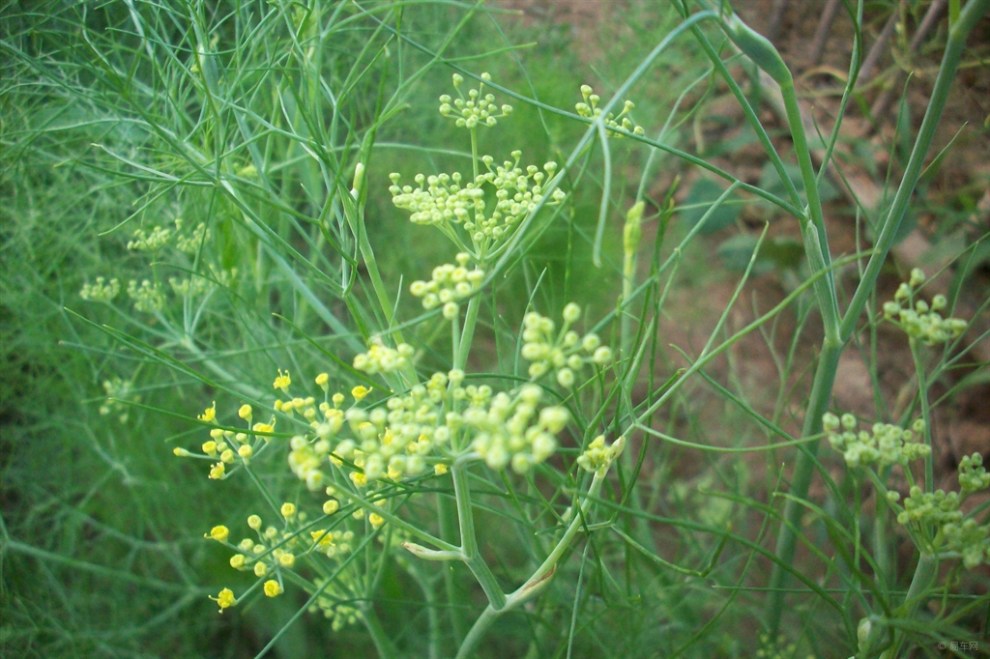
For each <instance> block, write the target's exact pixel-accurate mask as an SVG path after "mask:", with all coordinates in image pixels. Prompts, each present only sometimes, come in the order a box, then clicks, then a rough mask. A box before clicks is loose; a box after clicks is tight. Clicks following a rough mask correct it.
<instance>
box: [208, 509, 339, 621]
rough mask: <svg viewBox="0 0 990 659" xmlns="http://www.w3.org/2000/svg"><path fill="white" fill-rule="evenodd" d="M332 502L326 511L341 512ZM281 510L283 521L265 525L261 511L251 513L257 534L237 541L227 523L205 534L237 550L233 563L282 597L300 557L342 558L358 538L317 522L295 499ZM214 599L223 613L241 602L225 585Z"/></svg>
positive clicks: (267, 593)
mask: <svg viewBox="0 0 990 659" xmlns="http://www.w3.org/2000/svg"><path fill="white" fill-rule="evenodd" d="M331 501H332V500H331ZM329 503H331V502H329V501H328V502H327V504H325V505H324V511H325V512H326V511H328V509H329V512H326V514H327V515H332V514H333V513H335V512H337V507H336V506H330V505H328V504H329ZM333 503H336V502H335V501H333ZM279 513H280V516H281V524H280V525H278V526H276V525H273V524H269V525H265V524H264V522H263V521H262V519H261V517H260V516H259V515H250V516H249V517H248V518H247V525H248V527H249V528H250V529H251V530H252V531H253V532H254V537H253V538H251V537H245V538H243V539H241V541H240V542H238V543H237V544H236V545H235V544H231V543H230V542H229V540H230V529H228V528H227V527H226V526H224V525H217V526H214V527H213V528H212V529H210V531H209V533H207V534H205V536H204V537H205V538H207V539H208V540H213V541H215V542H219V543H221V544H223V545H225V546H227V547H229V548H230V549H232V550H233V551H234V552H235V553H234V554H233V555H232V556H231V557H230V561H229V562H230V566H231V567H232V568H234V569H235V570H238V571H241V572H251V573H253V574H254V576H255V577H257V578H258V580H259V581H258V583H259V584H260V585H261V589H262V592H263V593H264V594H265V596H266V597H278V596H279V595H281V594H282V593H283V592H284V585H283V584H284V575H285V573H286V572H287V571H289V570H293V569H294V568H296V566H297V561H299V560H301V559H303V558H305V557H306V556H309V555H310V554H314V553H315V554H321V555H323V556H326V557H328V558H337V559H340V558H342V557H344V556H346V555H347V554H349V553H350V552H351V550H352V543H353V541H354V532H353V531H337V530H331V529H330V528H326V527H324V526H319V525H317V526H314V525H313V524H312V523H310V522H309V520H308V517H307V515H306V513H305V512H302V511H299V510H298V509H297V507H296V504H295V503H292V502H285V503H283V504H282V506H281V507H280V509H279ZM252 590H253V589H252ZM210 599H213V600H214V601H215V602H217V604H218V605H219V607H220V612H221V613H222V612H223V610H224V609H227V608H230V607H231V606H234V605H236V604H237V598H236V597H235V596H234V593H233V591H232V590H230V589H229V588H224V589H223V590H221V591H220V592H219V594H218V595H217V596H216V597H211V598H210Z"/></svg>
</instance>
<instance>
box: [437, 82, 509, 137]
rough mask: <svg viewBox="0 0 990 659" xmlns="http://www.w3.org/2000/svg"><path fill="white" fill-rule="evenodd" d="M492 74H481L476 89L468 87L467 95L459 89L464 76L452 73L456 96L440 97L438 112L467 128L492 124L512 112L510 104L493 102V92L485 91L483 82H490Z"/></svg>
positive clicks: (459, 126)
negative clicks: (487, 92)
mask: <svg viewBox="0 0 990 659" xmlns="http://www.w3.org/2000/svg"><path fill="white" fill-rule="evenodd" d="M491 80H492V76H491V75H490V74H488V73H482V74H481V83H480V84H479V85H478V87H477V88H476V89H469V90H468V92H467V95H466V96H465V95H464V93H463V92H462V91H461V85H463V84H464V77H463V76H462V75H460V74H459V73H455V74H454V75H453V82H454V91H455V92H456V93H457V98H453V99H452V98H451V96H450V95H449V94H444V95H443V96H441V97H440V114H441V115H442V116H444V117H447V118H449V119H453V120H454V124H455V125H456V126H457V127H458V128H467V129H469V130H471V129H474V128H476V127H477V126H489V127H491V126H494V125H495V124H497V123H498V120H499V119H501V118H502V117H508V116H509V115H510V114H512V106H511V105H508V104H503V105H501V106H499V105H497V104H496V103H495V95H494V94H490V93H489V94H486V93H485V83H486V82H491Z"/></svg>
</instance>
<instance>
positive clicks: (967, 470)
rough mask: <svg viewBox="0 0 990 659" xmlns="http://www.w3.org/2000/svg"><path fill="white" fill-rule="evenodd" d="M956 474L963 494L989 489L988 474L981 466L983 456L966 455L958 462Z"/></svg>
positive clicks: (989, 475)
mask: <svg viewBox="0 0 990 659" xmlns="http://www.w3.org/2000/svg"><path fill="white" fill-rule="evenodd" d="M956 473H957V476H958V478H959V488H960V489H961V490H962V491H963V494H969V493H971V492H979V491H980V490H986V489H990V473H987V470H986V468H985V467H984V466H983V456H982V455H980V454H979V453H974V454H973V455H967V456H965V457H964V458H963V459H962V460H960V461H959V467H958V468H957V469H956Z"/></svg>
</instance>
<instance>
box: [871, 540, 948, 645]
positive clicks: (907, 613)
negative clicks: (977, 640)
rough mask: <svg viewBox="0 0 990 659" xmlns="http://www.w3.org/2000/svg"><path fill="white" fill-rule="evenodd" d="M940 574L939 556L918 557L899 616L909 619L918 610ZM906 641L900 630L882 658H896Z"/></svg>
mask: <svg viewBox="0 0 990 659" xmlns="http://www.w3.org/2000/svg"><path fill="white" fill-rule="evenodd" d="M936 576H938V557H937V556H932V555H930V554H922V555H921V558H919V559H918V565H917V566H916V567H915V569H914V576H913V577H912V578H911V586H910V587H909V588H908V592H907V595H906V596H905V597H904V604H903V606H902V607H901V609H900V610H899V611H898V614H899V615H898V617H899V618H902V619H904V620H909V619H910V618H912V617H913V616H914V614H915V613H916V612H917V611H918V609H919V608H920V607H921V605H922V604H923V603H924V601H925V599H927V596H926V593H927V592H928V590H929V589H930V588H931V587H932V584H933V583H934V582H935V577H936ZM903 643H904V632H903V631H900V630H898V631H897V632H896V633H895V636H894V645H893V646H892V647H891V648H890V650H888V651H886V652H884V653H883V656H882V658H881V659H894V658H895V657H900V656H901V646H902V645H903Z"/></svg>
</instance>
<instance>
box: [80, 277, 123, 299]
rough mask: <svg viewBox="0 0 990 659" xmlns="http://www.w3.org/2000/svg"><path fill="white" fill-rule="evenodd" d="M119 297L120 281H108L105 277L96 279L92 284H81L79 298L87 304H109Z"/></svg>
mask: <svg viewBox="0 0 990 659" xmlns="http://www.w3.org/2000/svg"><path fill="white" fill-rule="evenodd" d="M118 295H120V280H119V279H117V278H116V277H114V278H113V279H110V280H109V281H108V280H107V279H106V278H105V277H97V278H96V280H95V281H94V282H93V283H89V282H87V283H85V284H83V287H82V289H81V290H80V291H79V297H81V298H82V299H84V300H86V301H89V302H111V301H112V300H113V299H114V298H115V297H117V296H118Z"/></svg>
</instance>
